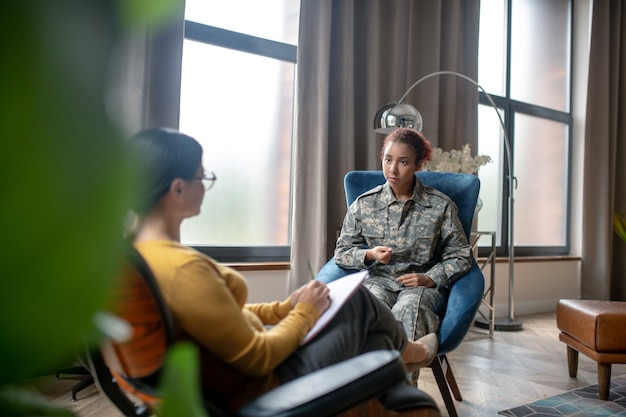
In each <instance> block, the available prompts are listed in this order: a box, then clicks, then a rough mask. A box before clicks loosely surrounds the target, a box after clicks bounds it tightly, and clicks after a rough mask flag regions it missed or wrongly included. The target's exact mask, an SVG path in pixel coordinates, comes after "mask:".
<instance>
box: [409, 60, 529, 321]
mask: <svg viewBox="0 0 626 417" xmlns="http://www.w3.org/2000/svg"><path fill="white" fill-rule="evenodd" d="M439 75H454V76H456V77H459V78H462V79H464V80H466V81H468V82H470V83H472V84H474V85H475V86H476V87H477V88H478V90H479V91H481V92H482V93H483V94H484V95H485V97H487V100H488V101H489V104H491V107H493V109H494V110H495V112H496V114H497V115H498V120H499V121H500V126H501V127H502V134H503V136H504V148H505V152H506V156H507V158H506V159H507V168H508V171H509V176H508V188H509V198H508V207H507V209H508V213H509V218H508V238H509V242H508V249H509V319H510V320H513V319H514V316H515V313H514V311H513V286H514V284H513V275H514V267H513V263H514V259H515V255H514V248H515V244H514V240H513V228H514V226H513V202H514V198H513V190H514V189H515V188H516V186H517V178H516V177H515V176H514V175H513V158H512V157H513V155H512V151H511V141H510V140H509V135H508V134H507V132H506V127H505V125H504V120H502V115H501V114H500V112H499V111H498V106H496V103H495V102H494V101H493V99H492V98H491V96H490V95H489V93H487V92H486V91H485V89H484V88H483V87H482V86H481V85H480V84H478V82H477V81H476V80H474V79H472V78H470V77H468V76H467V75H463V74H461V73H459V72H456V71H435V72H432V73H430V74H427V75H425V76H423V77H422V78H420V79H418V80H417V81H415V82H414V83H413V84H411V86H410V87H409V88H408V89H407V90H406V92H405V93H404V94H403V95H402V97H400V100H398V103H402V102H403V101H404V99H405V98H406V96H407V95H408V94H409V93H410V92H411V90H413V88H415V87H416V86H417V85H419V84H421V83H422V82H423V81H426V80H427V79H429V78H432V77H436V76H439Z"/></svg>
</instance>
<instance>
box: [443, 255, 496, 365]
mask: <svg viewBox="0 0 626 417" xmlns="http://www.w3.org/2000/svg"><path fill="white" fill-rule="evenodd" d="M484 289H485V279H484V278H483V274H482V272H481V270H480V267H479V266H478V264H477V263H476V260H474V259H473V260H472V269H470V270H469V272H468V273H467V274H465V275H464V276H463V277H461V278H460V279H459V280H458V281H457V282H455V283H454V285H452V288H451V289H450V295H449V297H448V306H447V307H446V314H445V316H444V318H443V320H441V324H440V325H439V330H438V332H437V336H438V339H439V350H438V354H445V353H448V352H451V351H453V350H454V349H456V348H457V347H458V346H459V345H460V344H461V342H462V341H463V338H464V337H465V335H466V334H467V331H468V330H469V328H470V326H471V325H472V323H473V322H474V316H475V315H476V312H477V311H478V307H480V303H481V302H482V299H483V291H484Z"/></svg>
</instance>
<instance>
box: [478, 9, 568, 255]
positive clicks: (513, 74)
mask: <svg viewBox="0 0 626 417" xmlns="http://www.w3.org/2000/svg"><path fill="white" fill-rule="evenodd" d="M571 9H572V4H571V0H549V1H546V0H482V1H481V15H480V22H481V23H480V33H479V75H478V82H479V84H481V85H482V86H483V87H484V88H485V90H486V91H487V92H488V93H489V95H490V96H492V98H493V99H494V102H495V103H496V105H497V107H498V108H499V109H500V111H501V114H502V115H503V120H504V121H505V125H506V129H507V134H508V136H509V138H510V141H511V148H512V149H511V150H512V154H513V161H512V162H513V172H514V176H515V179H516V185H517V187H516V189H515V192H514V236H513V237H514V244H515V254H516V255H550V254H566V253H568V252H569V229H568V227H569V226H568V225H569V202H570V186H569V177H570V140H571V127H572V116H571V113H570V85H571V76H570V72H571V65H570V63H571V47H572V45H571V22H572V16H571ZM478 125H479V134H478V138H479V139H478V140H479V144H478V147H479V151H480V153H481V154H488V155H490V156H491V157H492V158H493V160H494V163H492V164H488V165H487V166H485V167H483V168H481V170H480V173H479V176H480V178H481V182H482V185H481V198H482V200H483V209H482V210H481V211H480V213H479V217H478V229H479V230H495V231H496V236H497V242H498V243H497V245H498V254H499V255H504V254H506V252H507V249H508V244H507V242H508V236H507V221H508V218H507V216H508V212H507V198H508V172H507V162H506V159H505V158H506V157H507V155H506V153H505V149H504V142H503V141H504V139H503V134H502V129H501V127H500V124H499V120H498V117H497V115H496V113H495V111H494V110H493V108H492V107H491V106H490V105H489V102H488V100H487V99H486V97H484V96H482V97H480V105H479V111H478ZM486 244H487V242H485V245H486Z"/></svg>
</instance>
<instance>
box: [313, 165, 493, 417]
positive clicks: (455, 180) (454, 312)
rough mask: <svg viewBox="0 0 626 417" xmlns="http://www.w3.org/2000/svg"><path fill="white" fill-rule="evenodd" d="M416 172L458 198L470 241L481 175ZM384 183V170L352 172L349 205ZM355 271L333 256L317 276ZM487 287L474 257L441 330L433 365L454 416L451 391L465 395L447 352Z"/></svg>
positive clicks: (454, 292) (330, 276) (468, 322)
mask: <svg viewBox="0 0 626 417" xmlns="http://www.w3.org/2000/svg"><path fill="white" fill-rule="evenodd" d="M415 175H417V177H418V178H419V179H420V181H421V182H422V183H423V184H425V185H428V186H431V187H433V188H436V189H437V190H439V191H441V192H443V193H444V194H446V195H447V196H448V197H450V198H451V199H452V201H454V203H455V204H456V205H457V207H458V209H459V218H460V220H461V223H462V224H463V229H464V230H465V234H466V235H467V238H468V240H469V237H470V230H471V226H472V219H473V217H474V209H475V207H476V201H477V199H478V192H479V191H480V180H479V179H478V177H476V176H474V175H468V174H455V173H449V172H428V171H420V172H418V173H416V174H415ZM384 182H385V177H384V176H383V173H382V171H352V172H349V173H348V174H346V176H345V178H344V188H345V192H346V201H347V203H348V205H350V204H352V202H353V201H354V200H355V199H356V198H357V197H358V196H359V195H361V194H362V193H363V192H365V191H367V190H369V189H371V188H374V187H375V186H377V185H379V184H383V183H384ZM352 272H355V271H353V270H349V269H345V268H342V267H340V266H338V265H337V264H335V259H334V258H331V259H330V260H329V261H328V262H327V263H326V264H325V265H324V266H323V267H322V269H321V270H320V271H319V272H318V274H317V275H316V277H315V278H316V279H318V280H320V281H322V282H326V283H328V282H331V281H333V280H336V279H337V278H340V277H342V276H344V275H346V274H349V273H352ZM484 289H485V280H484V277H483V274H482V272H481V270H480V267H479V266H478V264H477V263H476V260H473V262H472V269H471V270H470V271H469V272H468V273H467V274H465V275H464V276H463V277H461V278H460V279H459V280H458V281H457V282H456V283H455V284H454V285H453V286H452V289H451V291H450V296H449V298H448V305H447V308H446V312H445V315H444V317H443V319H442V320H441V324H440V326H439V330H438V331H437V336H438V338H439V350H438V352H437V357H436V358H435V360H434V361H433V363H432V364H431V365H430V368H431V369H432V371H433V375H434V376H435V380H436V381H437V385H438V386H439V391H440V392H441V396H442V397H443V400H444V403H445V405H446V409H447V410H448V414H449V415H450V417H457V412H456V408H455V406H454V402H453V401H452V396H451V393H452V395H454V398H455V399H456V400H457V401H462V397H461V392H460V391H459V387H458V385H457V383H456V380H455V378H454V373H453V372H452V368H451V366H450V362H449V360H448V358H447V356H446V354H447V353H449V352H452V351H453V350H454V349H456V348H457V347H458V346H459V345H460V344H461V342H462V341H463V338H464V337H465V335H466V334H467V332H468V330H469V328H470V326H471V325H472V323H473V321H474V317H475V315H476V313H477V311H478V307H480V304H481V302H482V298H483V292H484Z"/></svg>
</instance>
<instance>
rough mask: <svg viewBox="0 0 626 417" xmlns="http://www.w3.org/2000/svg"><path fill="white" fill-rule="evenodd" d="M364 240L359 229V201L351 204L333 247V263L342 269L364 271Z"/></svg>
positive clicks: (365, 266)
mask: <svg viewBox="0 0 626 417" xmlns="http://www.w3.org/2000/svg"><path fill="white" fill-rule="evenodd" d="M364 245H365V238H364V237H363V230H362V227H361V210H360V206H359V200H358V199H357V200H356V201H355V202H354V203H352V204H351V205H350V207H349V209H348V212H347V213H346V217H345V218H344V220H343V224H342V226H341V233H340V234H339V238H338V239H337V245H336V246H335V263H336V264H337V265H339V266H341V267H344V268H352V269H366V268H367V265H366V264H365V255H366V252H367V249H365V248H364Z"/></svg>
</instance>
